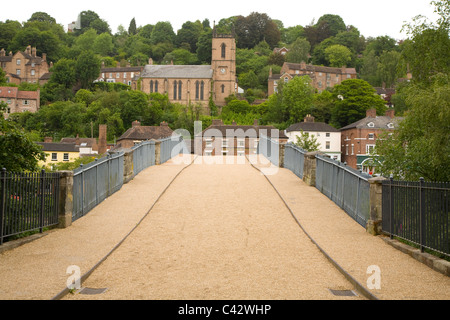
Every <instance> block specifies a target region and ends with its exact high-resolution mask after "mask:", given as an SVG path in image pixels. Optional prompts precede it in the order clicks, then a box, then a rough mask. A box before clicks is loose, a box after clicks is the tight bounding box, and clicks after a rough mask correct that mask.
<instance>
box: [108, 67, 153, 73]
mask: <svg viewBox="0 0 450 320" xmlns="http://www.w3.org/2000/svg"><path fill="white" fill-rule="evenodd" d="M143 68H144V67H119V68H102V69H101V70H100V72H101V73H108V72H112V73H117V72H137V71H139V72H140V71H142V69H143Z"/></svg>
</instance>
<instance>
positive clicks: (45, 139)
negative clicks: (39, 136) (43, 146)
mask: <svg viewBox="0 0 450 320" xmlns="http://www.w3.org/2000/svg"><path fill="white" fill-rule="evenodd" d="M44 142H45V143H52V142H53V137H45V138H44Z"/></svg>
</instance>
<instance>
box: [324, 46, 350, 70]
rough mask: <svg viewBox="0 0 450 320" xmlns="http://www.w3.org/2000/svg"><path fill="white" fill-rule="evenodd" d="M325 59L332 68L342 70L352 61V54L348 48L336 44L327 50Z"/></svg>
mask: <svg viewBox="0 0 450 320" xmlns="http://www.w3.org/2000/svg"><path fill="white" fill-rule="evenodd" d="M325 57H326V59H327V60H328V62H329V66H330V67H336V68H340V67H342V66H347V65H348V63H349V62H350V61H351V60H352V53H351V51H350V49H348V48H347V47H345V46H343V45H340V44H335V45H332V46H329V47H328V48H326V49H325Z"/></svg>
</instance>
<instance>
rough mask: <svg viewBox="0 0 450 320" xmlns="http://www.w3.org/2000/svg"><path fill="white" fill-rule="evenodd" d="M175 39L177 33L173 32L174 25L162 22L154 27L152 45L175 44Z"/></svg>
mask: <svg viewBox="0 0 450 320" xmlns="http://www.w3.org/2000/svg"><path fill="white" fill-rule="evenodd" d="M175 37H176V35H175V32H173V27H172V24H171V23H170V22H168V21H160V22H158V23H157V24H156V25H155V26H154V27H153V30H152V37H151V42H152V44H158V43H162V42H168V43H170V44H173V43H174V41H175Z"/></svg>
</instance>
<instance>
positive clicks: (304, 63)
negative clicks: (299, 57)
mask: <svg viewBox="0 0 450 320" xmlns="http://www.w3.org/2000/svg"><path fill="white" fill-rule="evenodd" d="M300 69H301V70H306V62H305V61H302V62H300Z"/></svg>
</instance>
